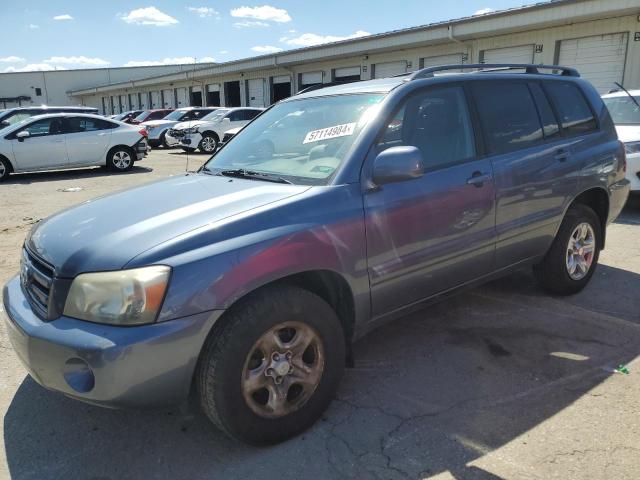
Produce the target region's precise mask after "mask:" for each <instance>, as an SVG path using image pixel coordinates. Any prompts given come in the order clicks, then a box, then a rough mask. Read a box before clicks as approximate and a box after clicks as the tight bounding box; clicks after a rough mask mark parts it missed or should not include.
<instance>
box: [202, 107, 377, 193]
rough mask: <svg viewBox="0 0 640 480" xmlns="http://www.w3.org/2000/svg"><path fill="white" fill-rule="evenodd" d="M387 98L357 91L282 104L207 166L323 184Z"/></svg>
mask: <svg viewBox="0 0 640 480" xmlns="http://www.w3.org/2000/svg"><path fill="white" fill-rule="evenodd" d="M383 98H384V96H383V95H379V94H375V95H373V94H355V95H340V96H335V97H319V98H309V99H303V100H294V101H288V102H284V103H281V104H278V105H276V106H275V107H273V108H272V109H270V110H268V111H267V112H265V113H263V114H262V115H260V116H259V117H257V118H256V119H255V120H254V121H253V122H251V123H250V124H248V125H247V126H246V127H245V128H244V129H242V131H241V132H239V133H238V134H237V135H236V136H235V137H234V138H233V140H232V141H230V142H229V143H228V144H227V145H225V147H224V148H222V149H220V150H219V151H218V152H217V153H216V154H215V155H214V156H213V157H211V159H210V160H209V161H208V162H207V163H206V164H205V166H204V170H205V171H208V172H213V173H218V174H224V173H225V171H229V170H240V169H242V170H248V171H251V172H254V173H256V172H257V173H259V174H268V175H270V176H274V177H280V178H282V179H285V180H288V181H290V182H293V183H301V184H305V185H324V184H326V183H327V182H328V179H329V178H330V177H331V175H332V174H333V173H334V172H335V171H336V169H337V168H338V166H339V165H340V164H341V163H342V161H343V160H344V159H345V158H346V156H347V154H348V152H349V150H350V149H351V146H352V145H353V142H354V141H355V139H356V138H357V136H358V134H359V133H360V131H361V130H362V128H363V127H364V125H365V124H366V123H367V122H368V121H369V119H371V118H372V117H373V116H375V114H376V113H377V110H378V107H379V103H380V101H381V100H382V99H383Z"/></svg>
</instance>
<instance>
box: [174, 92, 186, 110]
mask: <svg viewBox="0 0 640 480" xmlns="http://www.w3.org/2000/svg"><path fill="white" fill-rule="evenodd" d="M176 98H177V99H178V104H177V105H176V106H175V107H176V108H180V107H188V106H189V103H188V102H187V89H186V88H185V87H181V88H176Z"/></svg>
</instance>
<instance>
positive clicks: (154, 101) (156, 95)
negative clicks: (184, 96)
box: [151, 92, 162, 108]
mask: <svg viewBox="0 0 640 480" xmlns="http://www.w3.org/2000/svg"><path fill="white" fill-rule="evenodd" d="M151 108H162V102H161V101H160V92H151Z"/></svg>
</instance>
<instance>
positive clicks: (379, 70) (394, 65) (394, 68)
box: [373, 60, 407, 78]
mask: <svg viewBox="0 0 640 480" xmlns="http://www.w3.org/2000/svg"><path fill="white" fill-rule="evenodd" d="M402 73H407V61H406V60H400V61H397V62H384V63H376V64H375V65H374V68H373V78H386V77H393V76H394V75H400V74H402Z"/></svg>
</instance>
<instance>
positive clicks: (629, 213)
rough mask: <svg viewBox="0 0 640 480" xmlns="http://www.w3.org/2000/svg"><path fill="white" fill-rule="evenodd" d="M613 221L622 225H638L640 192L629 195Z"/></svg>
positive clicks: (639, 219)
mask: <svg viewBox="0 0 640 480" xmlns="http://www.w3.org/2000/svg"><path fill="white" fill-rule="evenodd" d="M615 223H619V224H622V225H640V192H634V193H631V194H630V195H629V198H628V199H627V203H626V204H625V206H624V208H623V209H622V212H620V215H619V216H618V218H617V219H616V221H615Z"/></svg>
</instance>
